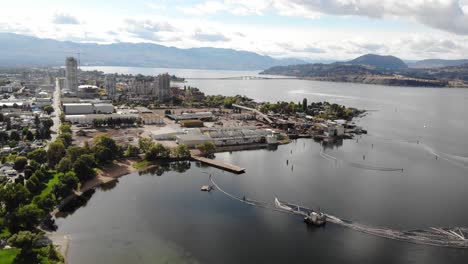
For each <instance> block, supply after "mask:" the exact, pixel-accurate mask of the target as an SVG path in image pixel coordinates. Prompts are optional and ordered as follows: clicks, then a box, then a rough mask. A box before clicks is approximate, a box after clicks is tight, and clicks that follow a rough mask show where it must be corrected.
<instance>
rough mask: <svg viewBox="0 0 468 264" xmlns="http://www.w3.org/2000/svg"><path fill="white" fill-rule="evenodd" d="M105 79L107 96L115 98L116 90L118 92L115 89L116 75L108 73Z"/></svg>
mask: <svg viewBox="0 0 468 264" xmlns="http://www.w3.org/2000/svg"><path fill="white" fill-rule="evenodd" d="M104 81H105V82H104V86H105V88H106V92H107V96H108V97H109V98H110V99H114V97H115V92H116V91H115V87H116V81H115V75H113V74H107V75H106V78H105V80H104Z"/></svg>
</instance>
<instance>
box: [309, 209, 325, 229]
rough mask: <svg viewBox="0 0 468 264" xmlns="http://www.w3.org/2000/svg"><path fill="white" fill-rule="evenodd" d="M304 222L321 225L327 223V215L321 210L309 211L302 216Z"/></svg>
mask: <svg viewBox="0 0 468 264" xmlns="http://www.w3.org/2000/svg"><path fill="white" fill-rule="evenodd" d="M304 222H305V223H306V224H310V225H314V226H323V225H325V224H326V223H327V216H326V215H324V214H323V213H321V212H317V213H316V212H311V213H309V214H308V215H306V216H305V217H304Z"/></svg>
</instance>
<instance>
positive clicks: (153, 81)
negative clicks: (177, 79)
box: [128, 73, 171, 102]
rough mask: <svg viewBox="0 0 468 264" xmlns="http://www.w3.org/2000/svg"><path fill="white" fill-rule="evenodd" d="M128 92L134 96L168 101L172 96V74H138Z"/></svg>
mask: <svg viewBox="0 0 468 264" xmlns="http://www.w3.org/2000/svg"><path fill="white" fill-rule="evenodd" d="M128 93H129V95H130V97H132V98H141V99H147V100H149V99H153V100H154V99H157V100H159V101H161V102H165V101H168V100H169V99H170V98H171V85H170V76H169V74H167V73H166V74H160V75H158V76H156V77H152V76H151V77H148V76H142V75H137V76H136V77H135V79H133V80H132V82H131V83H130V85H129V87H128Z"/></svg>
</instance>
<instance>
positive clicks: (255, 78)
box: [185, 76, 296, 80]
mask: <svg viewBox="0 0 468 264" xmlns="http://www.w3.org/2000/svg"><path fill="white" fill-rule="evenodd" d="M185 79H186V80H290V79H296V78H295V77H261V76H234V77H212V78H209V77H194V78H185Z"/></svg>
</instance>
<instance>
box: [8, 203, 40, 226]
mask: <svg viewBox="0 0 468 264" xmlns="http://www.w3.org/2000/svg"><path fill="white" fill-rule="evenodd" d="M44 215H45V213H44V211H43V210H42V209H40V208H39V207H37V205H36V204H34V203H31V204H28V205H24V206H20V207H19V208H18V210H17V211H16V212H15V213H14V216H13V218H14V223H13V225H14V226H15V227H16V229H17V230H33V229H34V228H35V227H36V226H37V225H38V224H39V223H40V221H41V219H42V217H44Z"/></svg>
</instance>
